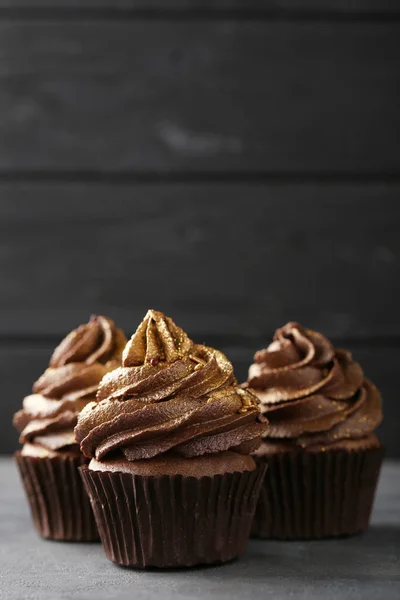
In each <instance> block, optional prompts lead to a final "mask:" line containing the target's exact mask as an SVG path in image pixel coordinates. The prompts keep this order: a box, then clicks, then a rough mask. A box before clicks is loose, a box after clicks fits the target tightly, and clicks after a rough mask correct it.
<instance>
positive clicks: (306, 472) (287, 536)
mask: <svg viewBox="0 0 400 600" xmlns="http://www.w3.org/2000/svg"><path fill="white" fill-rule="evenodd" d="M383 456H384V449H383V448H382V447H379V448H371V449H367V450H362V451H349V452H346V451H340V450H331V451H326V452H319V453H312V452H301V451H300V452H293V453H277V454H271V455H269V456H268V459H267V462H268V472H267V475H266V477H265V480H264V483H263V485H262V488H261V492H260V497H259V501H258V504H257V508H256V514H255V518H254V522H253V527H252V535H253V536H254V537H261V538H273V539H281V540H292V539H317V538H328V537H337V536H343V535H351V534H355V533H358V532H361V531H363V530H364V529H366V527H367V526H368V523H369V518H370V514H371V509H372V505H373V500H374V494H375V489H376V486H377V482H378V478H379V471H380V467H381V463H382V459H383ZM262 462H265V461H262Z"/></svg>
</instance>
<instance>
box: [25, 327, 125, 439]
mask: <svg viewBox="0 0 400 600" xmlns="http://www.w3.org/2000/svg"><path fill="white" fill-rule="evenodd" d="M125 343H126V338H125V335H124V333H123V332H122V330H121V329H117V328H116V326H115V324H114V322H113V321H112V320H111V319H108V318H107V317H102V316H94V317H92V318H91V319H90V321H89V323H87V324H86V325H81V326H80V327H78V328H77V329H75V330H74V331H72V332H71V333H70V334H68V335H67V336H66V338H65V339H64V340H63V341H62V342H61V343H60V344H59V346H57V348H56V349H55V350H54V352H53V355H52V357H51V359H50V364H49V367H48V369H46V371H45V372H44V373H43V375H42V376H41V377H40V378H39V379H38V380H37V381H36V383H35V384H34V385H33V392H34V393H33V394H31V395H30V396H27V397H26V398H24V400H23V408H22V410H20V411H18V412H17V413H16V414H15V415H14V419H13V423H14V425H15V427H16V428H17V430H18V431H19V432H20V434H21V435H20V442H21V443H32V442H34V443H37V444H40V445H42V446H44V447H45V448H48V449H49V450H59V449H62V448H66V447H70V446H73V445H74V444H75V438H74V431H73V430H74V427H75V425H76V423H77V417H78V414H79V412H80V411H81V410H82V408H83V407H84V406H85V405H86V404H87V403H88V402H90V401H92V400H93V399H94V398H95V397H96V392H97V388H98V384H99V382H100V381H101V379H102V378H103V377H104V375H105V374H106V373H108V372H109V371H110V370H112V369H113V368H116V367H118V366H119V365H120V364H121V357H122V351H123V349H124V347H125Z"/></svg>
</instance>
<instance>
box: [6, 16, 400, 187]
mask: <svg viewBox="0 0 400 600" xmlns="http://www.w3.org/2000/svg"><path fill="white" fill-rule="evenodd" d="M399 37H400V22H397V21H393V22H390V21H389V22H387V23H382V22H380V23H370V22H365V23H364V22H363V23H358V22H348V23H346V22H344V23H343V22H335V23H316V22H312V23H307V22H280V21H276V22H275V21H271V22H265V21H260V20H259V19H255V20H250V21H249V20H244V21H241V20H237V19H228V20H212V19H205V20H203V19H201V20H200V21H197V20H193V19H186V20H185V19H178V20H175V21H174V20H172V21H171V20H162V19H158V20H154V21H151V20H146V19H145V20H140V19H137V20H127V21H125V20H123V21H110V22H108V21H107V20H98V21H92V20H84V21H74V20H73V21H68V20H63V19H61V20H60V21H57V20H49V21H43V22H40V21H39V22H37V21H32V22H28V21H3V22H0V77H1V86H0V133H1V135H0V171H1V170H3V171H7V170H11V171H12V172H16V173H18V172H19V171H21V170H22V171H32V170H33V171H39V172H41V171H43V170H49V169H50V170H53V171H54V170H56V171H57V170H58V171H60V170H61V171H70V172H71V171H72V172H75V171H78V172H87V171H96V170H101V171H102V172H104V171H108V172H115V171H117V172H121V171H122V172H128V173H140V172H151V173H154V172H156V173H170V172H194V173H206V172H220V173H221V172H226V173H235V174H240V173H267V174H271V173H283V174H286V173H289V174H290V173H292V174H293V173H300V174H301V173H303V174H304V173H311V174H315V173H338V172H339V173H353V172H357V173H359V174H360V173H361V174H363V173H364V174H367V175H368V176H371V174H372V175H373V174H382V173H389V174H390V173H397V174H399V173H400V114H399V110H398V89H399V88H400V69H399V62H400V44H399V43H398V39H399Z"/></svg>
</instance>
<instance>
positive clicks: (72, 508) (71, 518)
mask: <svg viewBox="0 0 400 600" xmlns="http://www.w3.org/2000/svg"><path fill="white" fill-rule="evenodd" d="M15 459H16V462H17V465H18V468H19V471H20V474H21V479H22V483H23V485H24V488H25V492H26V495H27V497H28V501H29V505H30V509H31V514H32V519H33V522H34V524H35V527H36V530H37V532H38V533H39V535H41V536H42V537H44V538H48V539H51V540H63V541H74V542H92V541H98V540H99V534H98V531H97V527H96V523H95V520H94V518H93V512H92V508H91V506H90V501H89V498H88V497H87V494H86V491H85V489H84V486H83V484H82V480H81V477H80V475H79V467H80V466H81V465H83V464H85V463H86V462H87V461H86V460H85V458H84V457H83V456H68V455H65V456H63V455H61V454H60V455H59V456H56V457H51V458H38V457H33V456H23V455H22V454H21V452H16V454H15Z"/></svg>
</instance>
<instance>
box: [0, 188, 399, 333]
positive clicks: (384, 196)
mask: <svg viewBox="0 0 400 600" xmlns="http://www.w3.org/2000/svg"><path fill="white" fill-rule="evenodd" d="M399 194H400V186H399V185H386V186H385V185H372V184H370V185H358V186H355V185H287V186H285V185H245V184H239V183H238V184H208V185H206V184H204V185H195V184H174V185H173V184H169V185H163V186H160V185H150V184H149V185H119V186H107V185H89V184H87V185H83V184H82V185H78V184H65V185H55V184H47V185H40V184H29V183H27V184H19V185H17V184H2V185H1V186H0V198H1V199H2V201H1V203H0V281H1V286H0V336H1V335H9V336H14V335H19V336H27V335H28V336H30V335H56V336H58V335H61V334H63V333H65V332H66V331H68V330H69V329H71V328H73V327H76V325H77V324H79V323H82V322H85V321H86V320H87V318H88V316H89V315H90V314H91V313H96V312H97V313H105V314H109V315H110V316H112V317H113V318H115V319H116V320H117V321H118V322H119V323H120V325H121V326H123V327H124V328H125V329H126V331H127V332H128V333H131V332H132V331H133V330H134V329H135V328H136V326H137V324H138V323H139V321H140V320H141V318H142V317H143V315H144V313H145V311H146V310H147V308H150V307H152V308H158V309H159V310H162V311H164V312H166V313H167V314H170V315H171V316H172V317H174V318H175V319H176V320H177V321H178V322H179V323H181V324H182V326H184V327H185V328H187V330H188V331H190V332H191V334H193V335H194V336H196V337H197V339H200V340H201V339H203V337H204V336H208V335H210V334H215V335H223V336H226V337H227V338H229V337H230V336H234V337H237V336H240V335H242V336H243V337H244V338H246V339H248V338H249V337H250V338H251V339H253V338H254V337H255V336H256V337H257V336H258V337H260V336H269V335H271V333H272V332H273V330H274V329H275V328H276V327H277V326H279V325H281V324H283V323H285V322H286V321H289V320H299V321H300V322H303V323H304V324H305V325H307V326H309V327H312V328H316V329H318V330H321V331H324V332H325V333H326V334H327V335H329V336H332V337H336V338H337V337H345V338H349V337H350V338H357V339H364V338H370V337H376V336H381V337H382V336H385V337H392V336H400V322H399V319H398V307H399V305H400V277H399V268H400V238H399V235H398V232H399V225H400V203H399ZM246 339H244V341H243V343H247V342H246Z"/></svg>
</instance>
